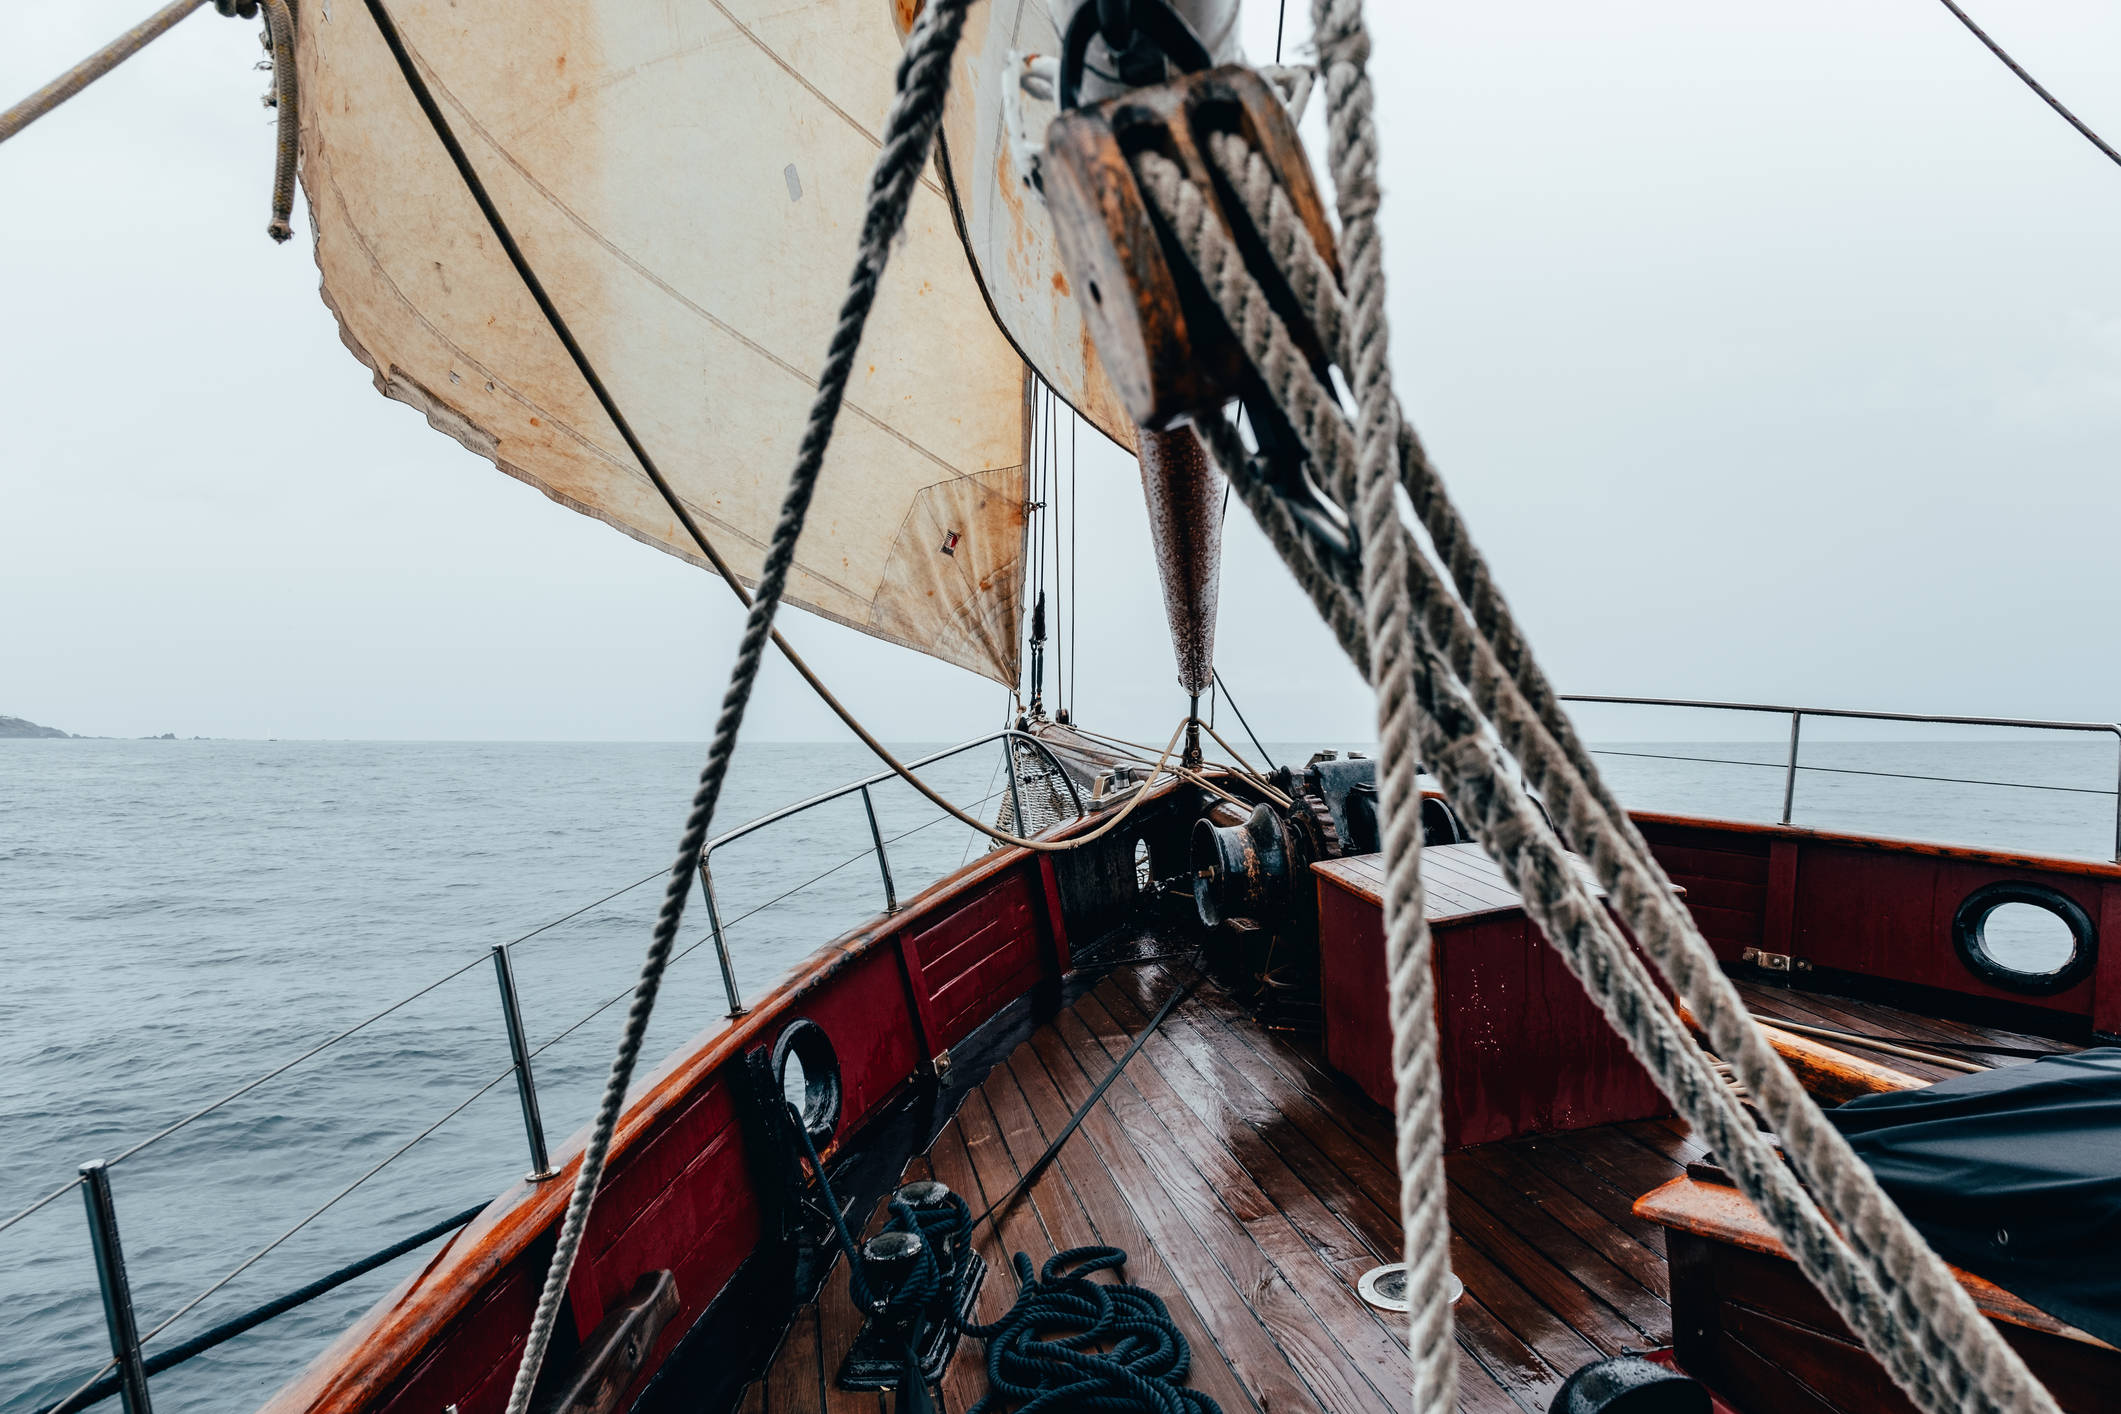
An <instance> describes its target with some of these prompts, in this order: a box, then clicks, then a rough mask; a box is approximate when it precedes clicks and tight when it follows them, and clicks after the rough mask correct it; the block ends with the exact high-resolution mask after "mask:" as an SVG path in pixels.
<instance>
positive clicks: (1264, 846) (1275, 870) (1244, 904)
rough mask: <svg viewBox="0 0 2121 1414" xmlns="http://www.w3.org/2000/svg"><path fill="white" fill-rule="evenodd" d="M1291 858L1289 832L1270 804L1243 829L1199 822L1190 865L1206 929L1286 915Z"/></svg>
mask: <svg viewBox="0 0 2121 1414" xmlns="http://www.w3.org/2000/svg"><path fill="white" fill-rule="evenodd" d="M1289 853H1290V850H1289V837H1288V831H1287V830H1286V828H1285V827H1284V826H1283V825H1282V822H1281V820H1280V819H1279V817H1277V816H1276V815H1275V813H1274V811H1273V810H1272V808H1270V807H1268V806H1265V805H1262V806H1260V807H1259V808H1258V809H1256V810H1254V811H1253V812H1252V813H1251V814H1250V815H1249V816H1247V817H1246V818H1245V820H1244V822H1243V823H1241V824H1236V825H1218V824H1216V823H1215V822H1214V821H1213V820H1199V821H1196V822H1194V825H1193V839H1192V843H1191V846H1190V847H1189V849H1188V851H1187V860H1186V863H1187V865H1188V868H1189V870H1190V872H1191V873H1192V875H1193V907H1194V909H1195V910H1196V911H1197V912H1198V913H1199V914H1200V921H1201V923H1202V925H1203V926H1205V927H1209V928H1220V927H1221V926H1222V925H1223V924H1224V923H1225V922H1227V921H1228V920H1230V919H1232V918H1251V919H1261V920H1264V919H1270V918H1273V917H1275V916H1276V915H1277V914H1278V913H1280V911H1281V908H1282V905H1283V904H1284V902H1286V900H1287V896H1288V892H1289V872H1290V870H1289V862H1290V861H1289Z"/></svg>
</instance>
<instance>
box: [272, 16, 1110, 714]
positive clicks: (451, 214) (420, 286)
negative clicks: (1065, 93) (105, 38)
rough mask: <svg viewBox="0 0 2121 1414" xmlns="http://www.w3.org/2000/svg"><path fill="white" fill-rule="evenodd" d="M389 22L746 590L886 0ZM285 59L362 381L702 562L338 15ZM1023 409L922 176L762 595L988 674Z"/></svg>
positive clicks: (859, 134)
mask: <svg viewBox="0 0 2121 1414" xmlns="http://www.w3.org/2000/svg"><path fill="white" fill-rule="evenodd" d="M389 11H390V14H391V16H392V17H393V19H394V20H395V22H396V25H397V27H398V29H399V30H400V32H401V33H402V35H403V37H404V40H405V43H406V45H407V47H408V49H409V50H410V51H411V52H412V54H413V56H414V57H415V60H416V61H417V63H418V64H419V65H420V67H421V69H422V71H423V73H424V75H425V77H426V80H427V82H428V84H429V85H430V87H431V88H432V89H433V91H434V94H435V97H436V100H437V102H438V103H439V104H440V105H441V108H442V111H443V113H444V115H445V116H446V118H447V119H448V121H449V123H450V125H451V126H452V128H453V129H454V130H455V132H456V134H457V136H458V140H459V141H460V142H461V143H462V145H463V146H464V148H465V150H466V152H467V154H468V155H469V157H470V160H471V162H472V164H473V165H474V167H475V168H476V170H477V171H478V173H479V176H480V179H481V181H482V182H483V184H484V185H485V186H486V188H487V190H488V191H489V193H490V194H491V195H492V197H493V199H494V202H495V203H496V205H497V206H498V207H499V209H500V211H501V212H502V214H503V216H504V218H505V220H506V221H507V223H508V225H509V227H510V228H511V230H512V232H513V234H514V236H515V238H516V240H517V242H518V243H519V244H520V246H521V247H522V249H523V251H524V253H525V255H526V257H527V259H528V260H529V262H530V264H531V266H532V267H533V269H535V270H536V272H537V273H538V276H539V278H540V280H541V281H542V282H543V284H544V285H545V287H546V289H547V291H548V292H549V293H550V294H551V296H552V299H553V301H554V303H555V304H556V305H557V306H558V308H559V310H560V312H561V314H562V315H563V317H564V318H565V319H566V320H567V322H568V324H569V325H570V327H571V328H572V330H573V332H574V335H575V337H576V338H577V340H578V341H579V342H580V343H581V345H582V347H583V348H584V350H585V351H586V353H587V354H588V357H589V359H590V361H591V363H592V364H593V365H594V366H595V368H596V369H597V371H598V373H599V374H600V375H601V377H602V379H603V381H604V383H605V384H606V386H607V387H608V388H609V389H610V390H611V392H612V394H613V396H614V398H615V400H616V402H617V403H618V405H619V407H620V408H621V409H622V410H623V411H624V413H625V415H626V417H627V419H628V421H629V422H630V423H631V424H632V426H633V428H634V431H635V432H636V434H637V435H638V436H639V437H640V439H641V441H642V442H643V444H644V445H645V446H646V447H647V448H648V450H649V453H650V455H651V456H653V457H654V458H655V460H656V463H657V465H658V467H659V468H660V469H661V470H662V472H663V473H664V475H665V476H666V477H667V478H668V479H669V480H670V482H671V483H672V484H673V485H674V486H675V487H676V489H677V490H678V492H679V494H680V495H681V496H682V497H683V499H684V500H685V502H686V504H687V506H688V507H689V509H690V510H691V512H692V513H693V515H694V516H695V517H696V519H697V520H698V521H699V523H700V524H701V525H702V526H703V527H704V529H705V530H706V532H707V534H708V536H709V537H710V539H712V540H713V541H714V542H715V546H716V549H717V550H718V551H719V552H720V553H721V554H722V555H723V556H724V558H725V559H727V560H728V561H729V562H730V563H731V565H732V566H734V567H735V568H736V569H737V570H738V571H739V573H742V574H746V575H748V574H750V573H751V572H753V571H754V570H755V568H756V566H757V563H758V560H759V557H760V556H761V554H762V553H763V548H764V545H765V542H766V540H767V538H768V536H769V535H770V533H771V529H772V526H773V522H774V519H775V517H776V514H777V512H778V508H779V502H780V498H781V494H782V490H783V487H784V484H785V479H786V476H787V472H788V468H789V466H790V464H791V462H792V461H793V459H794V456H795V450H796V445H797V441H798V439H799V437H800V436H801V433H802V429H803V424H804V419H805V415H806V413H807V410H808V406H809V403H810V399H811V397H812V395H813V393H814V392H815V386H816V385H815V373H816V370H817V367H818V364H819V362H820V361H821V360H822V358H823V356H824V351H825V347H826V343H827V340H828V338H829V337H830V333H831V329H832V325H833V322H834V319H835V317H836V314H837V310H838V306H839V303H840V300H841V298H842V294H843V285H844V281H845V278H846V272H847V270H848V269H849V267H850V265H851V264H852V260H853V255H854V250H855V243H856V237H857V234H858V231H859V227H860V222H861V213H862V203H863V197H864V193H865V190H866V185H867V177H868V172H869V168H870V165H871V163H872V162H873V161H874V159H875V156H876V153H877V150H878V134H879V133H880V132H881V130H882V127H883V121H884V116H885V113H886V111H887V109H888V107H889V104H890V101H891V95H892V84H893V74H894V69H895V66H896V63H897V58H898V54H899V50H900V41H899V36H898V33H897V31H896V29H895V27H894V22H893V16H892V13H891V8H890V6H889V4H888V3H887V0H804V3H799V4H795V5H789V4H786V3H778V4H768V3H764V0H699V3H691V4H683V5H643V4H640V3H638V0H563V2H562V3H542V4H538V5H523V4H510V3H506V0H390V4H389ZM299 63H300V66H301V81H302V93H303V99H302V116H303V133H302V181H303V186H304V189H305V191H306V192H307V194H308V198H309V203H310V211H311V215H312V219H313V224H314V226H315V229H316V232H317V261H318V264H319V266H320V268H321V270H322V272H323V290H324V297H325V299H326V301H327V302H328V303H329V304H330V305H331V307H332V309H333V310H334V312H335V313H336V314H337V315H338V318H339V321H340V325H341V330H342V333H343V337H344V338H345V341H346V343H347V345H348V347H349V348H351V349H352V350H353V352H354V354H355V355H356V357H358V358H360V359H361V360H362V361H363V362H364V363H366V364H367V365H368V366H369V367H370V368H371V369H372V370H373V371H374V374H375V379H376V383H377V386H378V387H379V388H381V389H382V390H383V391H384V392H385V393H387V394H388V395H389V396H391V397H394V398H399V399H401V400H403V401H405V402H408V403H410V404H412V405H414V406H415V407H418V408H419V409H421V410H422V411H423V412H425V413H426V415H427V417H428V420H429V421H430V422H432V423H433V424H434V425H435V426H436V427H437V428H440V429H441V430H443V431H445V432H448V433H450V434H451V435H453V436H454V437H456V438H457V439H458V440H459V441H461V442H463V443H464V444H465V445H466V446H468V447H470V448H472V449H473V450H475V451H477V452H479V453H480V454H482V455H484V456H487V457H489V458H491V459H492V460H493V461H494V463H495V465H497V466H499V467H500V468H501V469H502V470H504V471H506V472H508V473H509V474H511V475H513V476H517V477H520V478H521V479H523V480H524V481H527V482H529V483H530V484H531V485H533V486H536V487H538V488H539V489H540V490H542V491H544V492H545V493H546V494H547V495H549V496H551V497H552V498H553V499H554V500H557V501H559V502H561V503H562V504H565V505H568V506H571V507H573V508H574V509H576V510H578V511H582V512H584V513H586V514H589V515H593V516H596V517H598V518H600V519H602V520H604V521H607V522H609V523H610V524H612V525H614V526H616V527H618V528H619V529H621V530H624V531H625V532H627V533H628V534H630V535H633V536H635V537H637V538H639V539H641V540H643V541H646V542H647V543H649V544H651V545H654V546H656V547H657V548H659V549H663V550H666V551H669V552H670V553H672V554H676V555H680V556H684V557H686V558H688V559H694V560H698V559H699V556H698V553H697V551H696V550H695V549H694V547H693V546H692V544H691V541H690V539H689V537H688V536H687V535H686V534H685V532H684V530H683V528H682V527H681V526H680V525H679V523H678V522H677V520H676V518H675V517H674V516H673V515H672V514H671V512H670V510H669V508H668V507H667V506H666V505H665V504H664V502H663V500H662V498H661V496H660V495H659V493H658V492H657V491H656V490H655V488H654V487H653V485H652V484H651V483H650V482H649V481H648V479H647V477H646V476H645V475H644V474H643V473H642V471H641V470H640V469H639V467H638V466H637V465H636V464H635V462H634V460H633V458H632V457H631V456H630V455H629V453H628V452H627V450H626V447H625V445H624V443H623V442H622V441H621V440H620V439H619V436H618V434H617V432H616V430H615V429H614V428H613V426H612V425H611V423H610V422H609V420H608V419H606V418H605V416H604V415H603V412H602V410H601V409H600V408H599V406H598V405H597V403H596V401H595V399H594V398H593V396H592V395H591V393H590V392H589V389H588V388H587V386H586V385H585V384H584V382H583V381H582V379H581V377H580V376H579V374H578V373H577V372H576V370H575V368H574V366H573V364H572V363H571V362H570V361H569V359H568V357H567V355H566V352H565V350H564V349H563V347H562V345H561V343H560V341H559V339H558V337H557V336H556V335H555V334H554V333H553V331H552V330H551V329H550V328H548V327H547V326H546V324H545V322H544V320H543V319H542V318H541V317H540V316H539V313H538V310H537V307H536V305H535V304H534V303H533V301H532V299H531V297H530V295H529V294H528V293H527V291H526V290H525V289H524V287H523V284H522V282H521V281H520V280H519V279H518V277H517V276H516V274H515V272H514V270H513V268H512V267H511V265H510V264H509V262H508V260H507V257H506V256H505V254H504V253H503V252H502V250H501V249H500V246H499V244H498V242H496V241H495V239H494V238H493V236H492V234H491V233H490V231H489V229H488V227H487V224H486V222H485V220H484V219H483V217H482V216H481V215H480V212H479V210H478V208H477V206H476V204H475V203H474V201H473V198H472V197H471V195H470V194H469V192H468V191H467V190H466V188H465V187H464V184H463V183H462V181H461V180H460V179H459V177H458V174H457V172H456V170H455V168H454V167H453V165H452V164H451V162H450V159H449V157H448V155H447V153H446V152H445V150H444V148H443V147H442V145H441V143H440V141H439V140H438V139H437V138H436V136H435V134H434V132H433V130H432V128H431V127H430V125H429V123H428V122H427V120H426V118H425V116H424V115H423V114H422V113H421V111H420V109H419V106H418V104H417V103H416V102H415V100H414V98H413V95H412V93H411V92H410V90H409V89H408V88H407V86H406V84H405V81H404V79H403V77H402V75H401V73H400V72H399V69H398V67H397V64H396V61H395V60H394V59H393V57H392V55H391V53H390V51H389V49H388V48H387V47H386V45H385V44H384V42H383V39H382V36H381V35H380V34H379V32H378V31H377V29H376V26H375V24H374V22H373V20H372V19H371V17H370V15H369V13H368V10H367V8H366V6H365V5H364V4H362V3H361V0H311V2H310V3H305V4H304V5H303V6H302V23H301V25H300V26H299ZM1078 366H1080V360H1078ZM1028 425H1029V402H1028V398H1027V395H1026V377H1025V370H1024V366H1023V363H1022V362H1021V360H1020V359H1019V357H1018V356H1017V354H1016V352H1015V351H1014V350H1013V349H1012V347H1011V345H1010V343H1009V341H1008V340H1006V339H1005V338H1004V337H1003V336H1002V334H1001V333H1000V332H999V331H998V330H997V329H996V327H995V325H994V322H993V320H992V318H991V317H990V315H989V312H988V305H987V300H986V298H985V296H984V295H983V293H982V290H981V288H980V285H979V283H978V282H977V281H976V280H975V278H974V275H973V272H972V269H971V268H970V266H969V264H968V262H967V260H966V255H965V249H964V246H963V244H962V242H961V240H960V235H959V231H958V229H957V225H956V220H955V217H954V215H953V211H952V206H951V202H950V200H949V198H948V196H947V195H946V193H945V191H944V188H943V186H942V184H941V183H940V181H938V180H937V179H936V178H935V176H934V175H933V174H932V173H931V175H930V176H929V177H928V178H927V179H926V180H924V182H923V183H922V186H921V189H920V192H919V194H918V196H917V197H916V199H915V201H914V204H913V209H912V212H911V214H910V216H909V218H908V221H907V230H906V235H905V238H904V241H903V244H902V245H901V246H900V248H899V249H898V250H897V252H896V253H895V255H894V256H893V259H892V262H891V265H890V268H889V271H888V274H887V275H886V278H885V280H884V283H883V286H882V289H881V291H880V293H879V296H878V302H877V307H876V310H875V313H874V315H873V317H872V318H871V320H870V323H869V329H868V334H867V337H866V338H865V340H864V342H863V345H862V350H861V359H860V362H859V364H858V367H857V371H856V373H855V377H854V381H853V383H852V385H851V387H850V390H849V394H848V399H847V404H846V407H845V410H844V412H843V413H842V415H841V417H840V420H839V428H838V432H837V434H836V435H835V437H834V440H833V443H832V448H831V452H830V454H829V456H828V458H827V461H826V467H825V473H824V476H823V478H822V480H821V482H820V485H819V489H818V494H817V501H816V505H815V508H814V509H813V511H812V512H811V515H810V521H809V528H808V529H807V530H806V532H805V534H804V537H803V540H802V543H801V546H800V549H799V554H798V561H797V565H796V569H795V573H794V575H793V577H792V579H791V581H790V585H789V591H788V598H789V600H790V601H791V602H793V603H796V604H800V605H802V606H803V607H805V608H808V609H810V610H812V611H814V612H817V613H820V614H823V615H825V616H827V617H829V618H832V619H836V620H838V621H839V622H842V623H845V624H848V625H850V626H852V627H854V628H857V629H860V630H862V631H863V632H866V633H870V634H874V635H876V636H877V637H880V638H884V639H888V640H890V641H892V642H896V643H901V644H904V645H906V646H908V647H911V648H915V649H918V650H919V651H921V652H923V653H928V654H932V655H933V656H935V657H938V658H941V659H944V660H945V661H948V662H952V663H957V664H959V665H961V666H963V667H966V668H969V669H971V670H972V671H974V672H976V673H980V674H982V675H984V676H987V677H990V678H993V679H995V680H997V681H1000V682H1004V683H1012V684H1013V683H1014V682H1015V681H1016V677H1017V636H1018V635H1017V626H1018V622H1019V617H1020V613H1021V607H1022V581H1023V569H1022V562H1021V557H1022V547H1023V526H1024V500H1025V473H1024V466H1025V461H1026V457H1027V446H1028Z"/></svg>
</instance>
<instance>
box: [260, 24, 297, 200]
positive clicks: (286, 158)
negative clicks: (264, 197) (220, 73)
mask: <svg viewBox="0 0 2121 1414" xmlns="http://www.w3.org/2000/svg"><path fill="white" fill-rule="evenodd" d="M263 4H264V8H265V37H266V44H267V47H269V48H270V49H271V50H272V86H273V96H272V105H273V110H274V112H275V113H277V114H278V115H279V135H278V150H277V151H276V152H275V154H274V158H273V177H272V223H271V224H270V225H268V226H267V227H266V228H265V234H267V235H268V236H271V237H272V238H273V239H274V240H276V241H285V240H286V239H287V238H288V237H289V236H292V235H293V234H294V233H295V232H294V227H293V226H292V225H290V224H289V223H288V218H289V217H290V216H292V215H293V214H294V209H295V154H296V153H297V152H298V151H300V149H301V146H302V124H301V115H300V109H299V105H298V103H297V99H298V97H299V90H298V88H297V82H298V76H297V74H296V73H295V12H294V9H293V7H292V6H290V5H289V4H288V3H287V0H263Z"/></svg>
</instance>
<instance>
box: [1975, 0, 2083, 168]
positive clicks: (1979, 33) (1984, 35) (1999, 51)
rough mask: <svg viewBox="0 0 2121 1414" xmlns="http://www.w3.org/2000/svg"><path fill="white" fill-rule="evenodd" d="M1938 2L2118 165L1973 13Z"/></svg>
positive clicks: (2079, 121)
mask: <svg viewBox="0 0 2121 1414" xmlns="http://www.w3.org/2000/svg"><path fill="white" fill-rule="evenodd" d="M1938 3H1939V4H1941V5H1943V6H1944V8H1945V9H1947V10H1950V11H1951V12H1952V18H1954V19H1956V20H1957V21H1959V23H1960V24H1962V25H1965V26H1966V29H1967V33H1969V34H1971V35H1973V37H1974V38H1976V39H1978V40H1980V41H1981V42H1982V43H1983V44H1984V45H1986V46H1987V47H1988V52H1989V53H1991V54H1993V55H1995V56H1996V57H1997V58H1998V59H2001V60H2002V61H2003V65H2004V67H2005V68H2007V69H2009V70H2010V71H2011V72H2012V73H2014V74H2016V75H2017V76H2018V77H2019V78H2020V79H2022V80H2023V81H2024V83H2025V86H2026V87H2027V88H2029V89H2031V90H2032V91H2033V92H2034V93H2037V94H2039V95H2040V100H2041V102H2043V103H2045V104H2047V106H2048V107H2050V108H2052V109H2054V110H2055V111H2056V112H2057V113H2059V114H2061V115H2062V121H2063V122H2065V123H2068V124H2069V125H2070V126H2071V127H2073V128H2075V129H2076V130H2077V131H2078V132H2080V133H2082V134H2083V135H2084V137H2085V140H2086V141H2088V142H2089V143H2091V145H2092V146H2093V147H2096V148H2098V149H2099V150H2100V151H2101V152H2103V153H2105V154H2106V156H2107V160H2109V161H2111V162H2113V163H2114V164H2116V165H2117V166H2121V152H2116V151H2114V149H2113V146H2112V144H2110V143H2108V142H2107V140H2106V139H2105V138H2103V137H2100V136H2099V135H2098V134H2097V133H2095V132H2093V131H2092V130H2091V129H2090V128H2089V127H2086V126H2085V124H2084V120H2083V119H2081V118H2079V117H2078V116H2077V115H2076V114H2075V113H2072V112H2070V111H2069V109H2067V108H2065V107H2063V106H2062V100H2061V99H2059V98H2057V97H2055V95H2054V94H2052V93H2049V92H2048V91H2047V88H2046V86H2045V85H2043V84H2042V83H2041V82H2040V80H2038V79H2036V78H2034V77H2033V76H2032V75H2031V74H2029V73H2027V72H2026V71H2025V66H2024V65H2022V64H2020V63H2019V62H2018V61H2017V60H2016V59H2013V58H2012V57H2011V56H2010V55H2009V54H2006V53H2005V52H2004V50H2003V46H2002V45H2000V44H1998V43H1996V41H1995V40H1993V39H1990V38H1989V37H1988V31H1987V30H1985V29H1983V28H1981V26H1979V25H1977V24H1975V23H1974V18H1973V16H1971V15H1969V14H1967V12H1966V11H1964V10H1962V9H1960V8H1959V6H1958V5H1957V4H1955V3H1954V0H1938Z"/></svg>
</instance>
